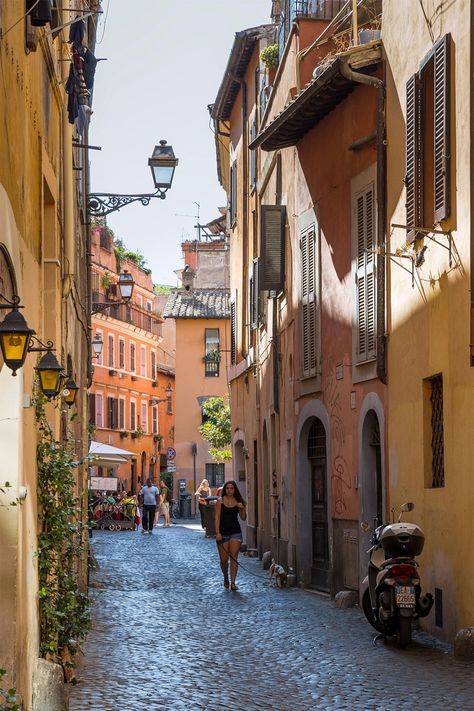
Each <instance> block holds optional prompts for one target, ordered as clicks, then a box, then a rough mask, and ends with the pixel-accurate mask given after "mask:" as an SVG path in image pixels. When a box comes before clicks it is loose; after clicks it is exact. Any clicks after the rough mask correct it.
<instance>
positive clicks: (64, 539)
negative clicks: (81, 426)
mask: <svg viewBox="0 0 474 711" xmlns="http://www.w3.org/2000/svg"><path fill="white" fill-rule="evenodd" d="M34 402H35V413H36V422H37V426H38V430H39V435H40V441H39V444H38V446H37V458H38V500H39V521H40V530H39V534H38V551H37V557H38V575H39V592H38V596H39V613H40V654H41V655H43V656H47V657H48V658H52V659H54V660H57V659H58V657H59V656H60V654H61V652H62V650H63V648H64V647H65V646H68V647H69V649H70V650H71V652H72V653H73V654H74V652H75V651H76V650H77V647H78V645H79V643H80V642H81V641H82V640H83V639H84V637H85V636H86V634H87V632H88V630H89V629H90V621H91V620H90V602H89V599H88V597H87V595H85V594H83V593H82V592H81V591H80V589H79V585H78V576H77V567H78V566H77V562H78V560H79V559H80V558H81V557H82V556H83V551H84V543H83V541H84V537H85V534H84V529H85V527H84V525H83V523H82V518H81V507H80V503H81V502H80V499H79V498H78V497H76V496H75V493H74V474H73V472H74V470H75V469H76V468H77V466H78V464H79V462H77V461H75V460H74V457H73V454H72V452H71V451H69V449H68V448H67V446H66V445H64V443H63V442H60V441H58V440H56V439H55V437H54V435H53V431H52V429H51V426H50V425H49V422H48V420H47V419H46V415H45V411H44V404H45V398H44V396H42V395H41V394H39V393H38V394H36V396H35V400H34Z"/></svg>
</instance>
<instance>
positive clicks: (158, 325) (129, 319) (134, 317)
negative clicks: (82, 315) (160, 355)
mask: <svg viewBox="0 0 474 711" xmlns="http://www.w3.org/2000/svg"><path fill="white" fill-rule="evenodd" d="M92 301H93V303H97V302H98V303H106V302H108V301H110V299H108V298H107V295H106V294H103V293H100V292H97V291H93V292H92ZM104 313H105V314H107V315H108V316H111V317H112V318H116V319H117V320H118V321H124V322H125V323H129V324H131V325H132V326H136V327H137V328H141V329H142V330H143V331H148V332H149V333H153V334H154V335H155V336H161V335H162V321H161V318H158V316H156V315H155V314H153V313H150V312H149V311H144V310H142V309H140V308H139V307H137V306H134V305H133V304H111V305H110V306H109V307H108V309H107V310H106V311H105V312H104Z"/></svg>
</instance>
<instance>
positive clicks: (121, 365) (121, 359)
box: [118, 338, 125, 369]
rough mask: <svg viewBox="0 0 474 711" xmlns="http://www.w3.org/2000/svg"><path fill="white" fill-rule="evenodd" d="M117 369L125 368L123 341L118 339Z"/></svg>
mask: <svg viewBox="0 0 474 711" xmlns="http://www.w3.org/2000/svg"><path fill="white" fill-rule="evenodd" d="M118 367H119V368H122V369H123V368H125V341H124V340H123V338H119V363H118Z"/></svg>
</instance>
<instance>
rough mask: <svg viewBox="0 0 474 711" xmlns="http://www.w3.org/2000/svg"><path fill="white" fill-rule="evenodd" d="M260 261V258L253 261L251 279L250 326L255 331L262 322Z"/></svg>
mask: <svg viewBox="0 0 474 711" xmlns="http://www.w3.org/2000/svg"><path fill="white" fill-rule="evenodd" d="M259 261H260V260H259V259H258V257H257V258H256V259H254V260H253V263H252V276H251V277H250V326H251V328H252V329H254V330H255V329H256V328H258V324H259V321H260V287H259V273H258V272H259Z"/></svg>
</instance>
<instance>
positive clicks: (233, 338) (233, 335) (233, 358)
mask: <svg viewBox="0 0 474 711" xmlns="http://www.w3.org/2000/svg"><path fill="white" fill-rule="evenodd" d="M236 344H237V319H236V303H235V299H232V301H231V302H230V362H231V363H232V365H235V364H236V362H237V347H236Z"/></svg>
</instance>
